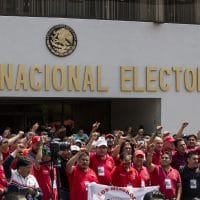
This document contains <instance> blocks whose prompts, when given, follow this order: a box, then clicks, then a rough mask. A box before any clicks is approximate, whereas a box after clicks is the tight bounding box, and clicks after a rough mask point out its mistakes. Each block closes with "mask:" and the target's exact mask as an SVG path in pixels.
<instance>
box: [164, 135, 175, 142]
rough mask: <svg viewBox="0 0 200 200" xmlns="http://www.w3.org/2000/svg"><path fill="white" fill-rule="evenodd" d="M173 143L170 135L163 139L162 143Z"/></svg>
mask: <svg viewBox="0 0 200 200" xmlns="http://www.w3.org/2000/svg"><path fill="white" fill-rule="evenodd" d="M174 141H175V139H174V138H173V137H172V136H171V135H168V136H166V137H164V142H174Z"/></svg>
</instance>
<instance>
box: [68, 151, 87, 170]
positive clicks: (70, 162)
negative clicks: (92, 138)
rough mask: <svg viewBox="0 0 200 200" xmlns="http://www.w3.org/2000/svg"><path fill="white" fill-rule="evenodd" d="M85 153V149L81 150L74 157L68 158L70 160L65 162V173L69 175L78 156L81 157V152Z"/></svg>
mask: <svg viewBox="0 0 200 200" xmlns="http://www.w3.org/2000/svg"><path fill="white" fill-rule="evenodd" d="M84 151H87V150H86V149H85V148H81V149H80V151H79V152H78V153H77V154H75V155H74V156H72V157H71V158H70V160H69V161H68V162H67V164H66V171H67V172H68V173H69V174H71V173H72V172H73V166H74V165H75V163H76V162H77V161H78V159H79V156H80V155H81V153H82V152H84Z"/></svg>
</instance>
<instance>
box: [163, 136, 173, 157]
mask: <svg viewBox="0 0 200 200" xmlns="http://www.w3.org/2000/svg"><path fill="white" fill-rule="evenodd" d="M163 140H164V143H163V152H165V151H173V153H174V149H175V146H174V141H175V139H174V138H173V136H171V135H168V136H166V137H164V139H163Z"/></svg>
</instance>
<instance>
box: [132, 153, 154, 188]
mask: <svg viewBox="0 0 200 200" xmlns="http://www.w3.org/2000/svg"><path fill="white" fill-rule="evenodd" d="M144 159H145V154H144V152H143V151H141V150H135V152H134V158H133V164H134V168H135V169H136V170H137V172H138V176H139V178H140V179H141V185H140V186H141V187H145V186H150V185H151V179H150V175H149V172H148V170H147V168H146V167H145V166H143V164H144Z"/></svg>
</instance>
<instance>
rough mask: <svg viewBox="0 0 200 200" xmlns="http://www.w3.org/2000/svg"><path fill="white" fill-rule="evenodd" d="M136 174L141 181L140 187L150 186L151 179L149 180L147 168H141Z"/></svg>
mask: <svg viewBox="0 0 200 200" xmlns="http://www.w3.org/2000/svg"><path fill="white" fill-rule="evenodd" d="M135 169H136V168H135ZM136 170H137V169H136ZM137 172H138V176H139V178H140V180H141V187H145V186H150V185H151V178H150V174H149V172H148V170H147V168H146V167H144V166H142V168H141V170H140V171H138V170H137Z"/></svg>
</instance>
